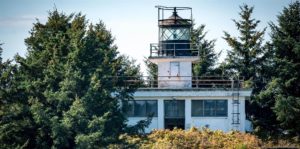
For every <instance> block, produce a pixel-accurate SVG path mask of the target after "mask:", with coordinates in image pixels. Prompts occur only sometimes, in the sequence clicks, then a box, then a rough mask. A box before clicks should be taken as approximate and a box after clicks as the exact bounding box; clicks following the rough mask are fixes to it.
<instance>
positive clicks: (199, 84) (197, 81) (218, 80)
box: [112, 76, 245, 88]
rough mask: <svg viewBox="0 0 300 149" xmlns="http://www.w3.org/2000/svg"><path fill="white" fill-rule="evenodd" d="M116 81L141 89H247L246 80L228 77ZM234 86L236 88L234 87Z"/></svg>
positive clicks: (158, 77) (174, 77) (132, 78)
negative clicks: (178, 85) (179, 85)
mask: <svg viewBox="0 0 300 149" xmlns="http://www.w3.org/2000/svg"><path fill="white" fill-rule="evenodd" d="M112 78H114V79H116V80H119V79H122V80H124V82H125V84H126V85H128V86H130V85H137V84H139V85H140V87H141V88H160V86H159V84H160V83H169V84H172V83H187V82H189V83H190V84H191V85H190V87H189V88H245V87H244V85H243V83H244V79H243V78H242V77H241V78H239V79H235V78H232V77H227V76H180V77H178V76H153V77H151V76H139V77H132V76H125V77H117V76H115V77H112ZM233 85H234V86H233Z"/></svg>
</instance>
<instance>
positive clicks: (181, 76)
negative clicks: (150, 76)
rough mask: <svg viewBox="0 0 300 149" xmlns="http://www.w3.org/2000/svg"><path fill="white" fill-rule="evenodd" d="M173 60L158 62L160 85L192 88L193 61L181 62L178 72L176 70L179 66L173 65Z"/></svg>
mask: <svg viewBox="0 0 300 149" xmlns="http://www.w3.org/2000/svg"><path fill="white" fill-rule="evenodd" d="M171 63H174V61H173V62H160V63H158V76H159V77H158V86H159V87H160V88H190V87H191V86H192V82H191V80H192V77H191V76H192V63H191V62H186V61H183V62H180V61H178V63H179V71H178V73H177V72H175V71H174V70H177V69H178V68H175V67H177V66H175V65H172V64H171Z"/></svg>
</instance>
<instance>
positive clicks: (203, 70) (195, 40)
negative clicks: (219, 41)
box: [191, 24, 220, 76]
mask: <svg viewBox="0 0 300 149" xmlns="http://www.w3.org/2000/svg"><path fill="white" fill-rule="evenodd" d="M204 29H205V25H203V24H202V25H200V26H199V27H197V28H193V29H192V32H191V43H192V48H193V49H198V50H199V62H197V63H195V64H194V65H193V75H194V76H204V75H214V73H215V72H214V68H213V67H214V66H215V64H216V62H217V60H218V57H219V55H220V53H219V54H217V53H215V51H214V46H215V40H207V39H206V34H207V32H205V31H204Z"/></svg>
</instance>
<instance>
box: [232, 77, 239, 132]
mask: <svg viewBox="0 0 300 149" xmlns="http://www.w3.org/2000/svg"><path fill="white" fill-rule="evenodd" d="M235 82H236V83H237V84H236V83H235ZM231 85H232V86H231V89H232V123H231V124H232V129H233V130H239V129H240V108H239V107H240V101H239V96H240V93H239V90H240V80H239V78H237V80H234V79H232V84H231Z"/></svg>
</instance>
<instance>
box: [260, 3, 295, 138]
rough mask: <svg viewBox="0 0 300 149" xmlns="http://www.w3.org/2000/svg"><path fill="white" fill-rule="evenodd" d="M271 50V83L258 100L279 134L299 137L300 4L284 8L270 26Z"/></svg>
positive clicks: (292, 4)
mask: <svg viewBox="0 0 300 149" xmlns="http://www.w3.org/2000/svg"><path fill="white" fill-rule="evenodd" d="M270 27H271V41H272V48H273V51H274V67H273V71H272V72H273V73H272V76H273V77H272V78H273V79H272V81H270V82H269V83H268V85H267V87H266V89H265V90H263V92H261V93H260V96H259V98H260V100H261V102H264V103H270V106H272V109H273V110H274V112H275V113H276V118H277V120H278V121H279V122H280V127H279V128H278V130H280V133H281V135H288V136H295V137H297V138H298V141H299V138H300V126H299V123H300V117H299V116H300V84H299V82H300V2H299V1H296V2H294V3H291V4H290V5H289V6H288V7H285V8H284V9H283V11H282V13H280V15H279V16H278V25H275V23H271V24H270Z"/></svg>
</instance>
